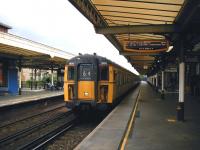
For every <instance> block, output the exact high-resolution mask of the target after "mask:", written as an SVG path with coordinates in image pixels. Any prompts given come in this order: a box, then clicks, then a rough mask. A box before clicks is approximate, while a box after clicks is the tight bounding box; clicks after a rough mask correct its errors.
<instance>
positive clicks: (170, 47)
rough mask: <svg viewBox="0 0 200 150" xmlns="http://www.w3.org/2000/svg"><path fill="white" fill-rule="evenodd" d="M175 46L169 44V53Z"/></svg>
mask: <svg viewBox="0 0 200 150" xmlns="http://www.w3.org/2000/svg"><path fill="white" fill-rule="evenodd" d="M173 47H174V46H169V48H168V50H167V51H166V52H167V53H169V52H170V51H171V50H172V49H173Z"/></svg>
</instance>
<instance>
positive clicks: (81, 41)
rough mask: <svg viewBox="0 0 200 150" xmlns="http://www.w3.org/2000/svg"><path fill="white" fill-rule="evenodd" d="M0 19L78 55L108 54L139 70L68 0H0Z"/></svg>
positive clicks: (19, 31)
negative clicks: (98, 32)
mask: <svg viewBox="0 0 200 150" xmlns="http://www.w3.org/2000/svg"><path fill="white" fill-rule="evenodd" d="M0 4H1V5H0V22H1V23H4V24H7V25H9V26H11V27H12V29H11V30H10V31H9V33H11V34H15V35H18V36H21V37H24V38H27V39H30V40H33V41H36V42H39V43H43V44H46V45H49V46H52V47H55V48H58V49H61V50H65V51H67V52H70V53H73V54H75V55H78V53H82V54H85V53H87V54H93V53H97V55H100V56H103V57H106V58H107V59H110V60H112V61H114V62H115V63H117V64H119V65H121V66H122V67H125V68H126V69H128V70H130V71H132V72H134V73H136V74H137V72H136V71H135V69H134V68H133V67H132V66H131V64H129V63H128V62H127V60H126V59H125V58H124V56H121V55H119V52H118V50H117V49H116V48H115V47H114V46H113V45H112V44H111V43H110V42H109V41H108V40H107V39H106V38H105V37H104V36H103V35H100V34H96V33H95V31H94V28H93V25H92V24H91V23H90V22H89V21H88V20H87V19H86V18H85V17H84V16H83V15H82V14H81V13H80V12H79V11H78V10H77V9H76V8H75V7H74V6H73V5H72V4H71V3H69V2H68V0H16V1H13V0H0Z"/></svg>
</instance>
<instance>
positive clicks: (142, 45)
mask: <svg viewBox="0 0 200 150" xmlns="http://www.w3.org/2000/svg"><path fill="white" fill-rule="evenodd" d="M168 47H169V42H168V41H167V40H129V41H124V50H125V51H129V52H140V53H151V52H153V53H156V52H162V51H166V50H168Z"/></svg>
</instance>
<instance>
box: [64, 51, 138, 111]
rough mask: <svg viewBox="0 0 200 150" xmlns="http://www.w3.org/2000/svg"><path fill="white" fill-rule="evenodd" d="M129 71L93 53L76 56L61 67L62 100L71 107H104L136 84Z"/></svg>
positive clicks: (134, 77) (136, 78)
mask: <svg viewBox="0 0 200 150" xmlns="http://www.w3.org/2000/svg"><path fill="white" fill-rule="evenodd" d="M139 81H140V79H139V77H138V76H136V75H135V74H133V73H132V72H130V71H128V70H126V69H124V68H122V67H121V66H119V65H117V64H115V63H113V62H112V61H110V60H108V59H106V58H104V57H100V56H97V55H96V54H94V55H88V54H85V55H79V56H77V57H74V58H72V59H70V60H69V61H68V62H67V64H66V66H65V73H64V100H65V102H66V106H67V107H68V108H71V109H76V108H81V106H84V105H87V106H91V107H95V108H100V109H101V108H107V107H109V106H112V105H113V104H115V103H116V102H117V100H118V99H119V97H120V96H122V95H123V94H125V93H126V92H127V91H128V90H130V89H131V88H133V87H134V86H136V85H137V84H138V83H139Z"/></svg>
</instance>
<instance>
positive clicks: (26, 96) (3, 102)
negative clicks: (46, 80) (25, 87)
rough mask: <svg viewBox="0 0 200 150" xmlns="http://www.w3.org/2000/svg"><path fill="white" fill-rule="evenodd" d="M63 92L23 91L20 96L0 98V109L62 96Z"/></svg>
mask: <svg viewBox="0 0 200 150" xmlns="http://www.w3.org/2000/svg"><path fill="white" fill-rule="evenodd" d="M63 94H64V92H63V90H59V91H58V90H55V91H50V90H48V91H47V90H44V91H34V90H33V91H24V92H22V95H6V96H0V108H2V107H6V106H11V105H16V104H22V103H27V102H30V101H37V100H41V99H45V98H51V97H56V96H61V95H63Z"/></svg>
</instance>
